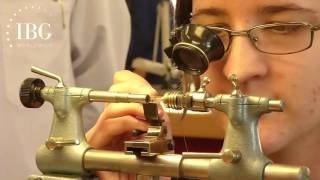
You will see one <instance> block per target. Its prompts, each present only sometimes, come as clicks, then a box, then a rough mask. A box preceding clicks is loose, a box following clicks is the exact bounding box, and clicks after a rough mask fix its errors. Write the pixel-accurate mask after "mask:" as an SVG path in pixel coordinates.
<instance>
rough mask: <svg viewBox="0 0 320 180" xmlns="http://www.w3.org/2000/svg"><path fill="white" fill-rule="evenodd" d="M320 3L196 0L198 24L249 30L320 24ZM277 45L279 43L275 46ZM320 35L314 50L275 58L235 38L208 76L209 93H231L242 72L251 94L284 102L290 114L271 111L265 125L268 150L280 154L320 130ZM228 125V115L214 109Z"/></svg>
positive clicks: (263, 121) (264, 140)
mask: <svg viewBox="0 0 320 180" xmlns="http://www.w3.org/2000/svg"><path fill="white" fill-rule="evenodd" d="M319 9H320V1H319V0H307V1H306V0H245V1H239V0H227V1H226V0H193V12H192V13H193V18H192V23H196V24H203V25H209V24H210V25H216V26H222V27H225V28H228V29H232V30H238V31H239V30H247V29H249V28H251V27H253V26H256V25H260V24H267V23H274V22H308V23H310V24H313V25H319V24H320V19H319V16H320V10H319ZM275 45H276V44H275ZM319 73H320V31H316V32H315V36H314V41H313V46H312V47H311V48H310V49H307V50H305V51H303V52H300V53H295V54H288V55H272V54H266V53H262V52H259V51H258V50H257V49H256V48H255V47H254V46H253V45H252V43H251V42H250V40H249V39H248V38H247V37H246V36H237V37H234V38H233V40H232V44H231V46H230V49H229V51H228V52H227V53H226V54H225V56H224V58H223V59H222V60H221V61H217V62H213V63H211V64H210V66H209V69H208V70H207V72H206V73H205V76H208V77H209V78H210V79H212V82H213V83H210V85H209V86H208V90H209V92H211V93H212V94H216V93H230V92H231V90H232V85H231V83H230V81H228V76H229V75H231V74H236V75H237V77H238V79H239V81H240V83H241V85H240V87H241V90H242V92H243V93H244V94H246V95H252V96H265V97H271V98H274V99H281V100H283V101H284V102H285V103H286V108H285V111H284V112H281V113H269V114H266V115H264V116H262V118H261V119H260V121H259V123H260V124H259V130H260V131H259V133H260V137H261V142H262V146H263V149H264V151H265V152H266V153H267V154H270V153H274V152H277V151H279V150H281V149H282V148H283V147H285V146H286V145H288V144H289V143H292V142H294V141H295V140H296V139H297V138H299V137H305V136H308V135H309V134H311V133H312V131H315V130H316V129H317V128H318V130H319V129H320V111H319V107H320V80H319ZM214 116H215V118H219V119H221V120H223V121H222V125H223V126H225V125H226V122H227V120H226V116H225V115H223V114H222V113H220V112H217V111H214Z"/></svg>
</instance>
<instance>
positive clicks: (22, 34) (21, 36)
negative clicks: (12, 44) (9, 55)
mask: <svg viewBox="0 0 320 180" xmlns="http://www.w3.org/2000/svg"><path fill="white" fill-rule="evenodd" d="M16 25H17V30H18V31H17V36H18V37H17V39H18V40H35V39H37V38H40V39H42V40H48V39H50V38H51V37H52V33H51V32H50V28H51V24H49V23H42V24H39V25H37V24H34V23H16Z"/></svg>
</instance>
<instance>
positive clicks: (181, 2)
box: [175, 0, 192, 27]
mask: <svg viewBox="0 0 320 180" xmlns="http://www.w3.org/2000/svg"><path fill="white" fill-rule="evenodd" d="M191 12H192V0H177V5H176V17H175V18H176V26H177V27H179V26H181V25H183V24H189V23H190V18H191Z"/></svg>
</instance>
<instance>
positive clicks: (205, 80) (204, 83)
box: [198, 77, 211, 92]
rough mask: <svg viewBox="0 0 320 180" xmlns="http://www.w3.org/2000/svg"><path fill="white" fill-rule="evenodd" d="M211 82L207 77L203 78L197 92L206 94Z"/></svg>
mask: <svg viewBox="0 0 320 180" xmlns="http://www.w3.org/2000/svg"><path fill="white" fill-rule="evenodd" d="M210 82H211V80H210V79H209V78H208V77H203V79H202V81H201V84H200V88H199V90H198V92H206V87H207V85H208V84H209V83H210Z"/></svg>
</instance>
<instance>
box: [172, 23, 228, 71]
mask: <svg viewBox="0 0 320 180" xmlns="http://www.w3.org/2000/svg"><path fill="white" fill-rule="evenodd" d="M171 43H172V47H170V48H168V49H167V50H166V52H167V54H169V57H171V58H172V59H173V61H174V62H175V64H176V66H177V68H178V69H180V70H182V71H184V72H187V73H190V74H192V75H200V74H202V73H204V72H205V71H206V70H207V69H208V66H209V63H210V62H212V61H216V60H219V59H221V58H222V57H223V55H224V45H223V42H222V41H221V39H220V38H219V36H218V35H217V34H216V33H214V32H213V31H212V30H210V29H209V28H207V27H205V26H201V25H196V24H187V25H184V26H183V27H181V28H180V29H179V30H177V31H176V32H175V35H174V36H173V37H172V38H171Z"/></svg>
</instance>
